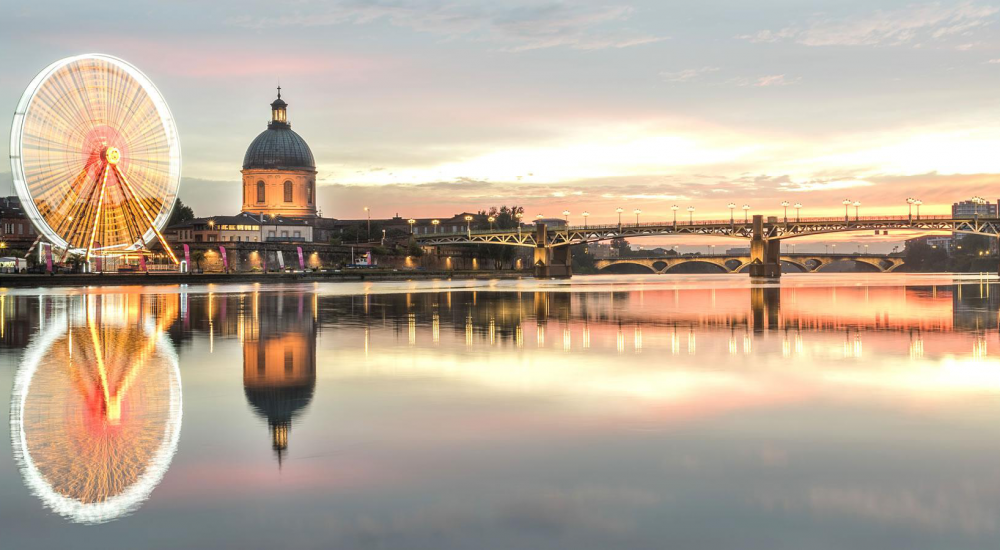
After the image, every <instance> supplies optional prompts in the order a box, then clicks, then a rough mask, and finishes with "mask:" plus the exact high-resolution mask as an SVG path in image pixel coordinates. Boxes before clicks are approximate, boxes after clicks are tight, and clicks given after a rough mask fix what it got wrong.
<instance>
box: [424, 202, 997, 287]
mask: <svg viewBox="0 0 1000 550" xmlns="http://www.w3.org/2000/svg"><path fill="white" fill-rule="evenodd" d="M890 230H897V231H898V230H906V231H919V232H949V233H964V234H970V235H985V236H988V237H994V238H1000V218H981V217H976V218H954V217H951V216H923V217H920V216H917V217H913V216H873V217H863V216H855V217H854V218H851V217H848V216H844V217H836V218H802V219H796V220H791V219H787V218H785V219H783V220H781V221H779V220H778V217H777V216H769V217H767V218H765V217H764V216H762V215H759V214H757V215H754V216H753V218H752V219H748V220H744V221H737V220H732V219H730V220H723V221H689V222H688V223H683V222H677V221H676V220H675V221H673V222H666V223H664V222H646V223H634V224H616V225H593V226H583V227H572V226H571V227H551V228H550V227H546V225H545V224H542V223H537V224H535V227H533V228H525V227H519V228H517V229H501V230H471V229H470V230H467V231H465V232H458V233H424V234H419V235H413V236H412V237H413V239H414V241H415V242H416V243H417V244H420V245H423V246H441V245H462V244H495V245H505V246H521V247H527V248H532V249H534V251H535V255H534V256H535V257H534V266H535V275H536V276H537V277H546V278H547V277H569V276H571V275H572V256H571V255H570V246H571V245H576V244H584V243H591V242H599V241H605V240H610V239H617V238H627V239H628V238H637V237H652V236H671V235H673V236H676V235H700V236H714V237H726V238H737V239H746V240H749V241H750V255H749V263H748V266H747V269H746V271H748V272H749V274H750V276H751V277H754V278H777V277H780V276H781V259H780V247H781V241H783V240H786V239H792V238H796V237H805V236H810V235H825V234H831V233H844V232H851V231H877V232H886V231H890ZM823 256H827V255H823ZM897 267H898V266H897ZM880 269H882V268H880ZM893 269H895V268H893Z"/></svg>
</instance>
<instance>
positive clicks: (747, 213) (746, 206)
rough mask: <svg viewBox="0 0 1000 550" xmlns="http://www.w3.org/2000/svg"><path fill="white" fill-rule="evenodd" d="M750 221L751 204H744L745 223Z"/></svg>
mask: <svg viewBox="0 0 1000 550" xmlns="http://www.w3.org/2000/svg"><path fill="white" fill-rule="evenodd" d="M749 221H750V205H749V204H744V205H743V223H748V222H749Z"/></svg>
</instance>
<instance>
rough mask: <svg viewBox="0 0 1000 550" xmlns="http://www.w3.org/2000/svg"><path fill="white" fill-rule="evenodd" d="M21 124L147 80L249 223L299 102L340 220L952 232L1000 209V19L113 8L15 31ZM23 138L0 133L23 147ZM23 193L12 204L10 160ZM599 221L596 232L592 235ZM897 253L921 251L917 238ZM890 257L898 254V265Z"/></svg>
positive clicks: (65, 11)
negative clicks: (494, 209) (502, 215)
mask: <svg viewBox="0 0 1000 550" xmlns="http://www.w3.org/2000/svg"><path fill="white" fill-rule="evenodd" d="M3 11H4V15H3V17H2V18H0V63H2V67H3V70H2V71H0V109H3V106H4V105H6V106H7V107H6V108H7V111H8V113H9V114H10V115H11V116H12V114H13V111H14V107H15V106H16V103H17V101H18V99H19V97H20V95H21V94H22V92H23V90H24V88H25V87H26V86H27V84H28V82H29V81H30V80H31V78H32V77H33V76H34V75H35V74H37V73H38V72H39V71H40V70H42V69H43V68H44V67H45V66H46V65H48V64H49V63H51V62H53V61H55V60H57V59H60V58H62V57H66V56H69V55H75V54H79V53H86V52H100V53H106V54H111V55H115V56H118V57H121V58H123V59H125V60H127V61H129V62H131V63H132V64H134V65H136V66H138V67H139V68H140V69H141V70H142V71H143V72H145V73H146V74H147V75H148V76H149V77H150V78H151V79H152V80H153V82H154V83H155V84H156V85H157V87H158V88H159V89H160V91H161V92H162V93H163V95H164V96H165V98H166V100H167V102H168V103H169V105H170V108H171V111H172V113H173V116H174V118H175V119H176V123H177V126H178V129H179V132H180V136H181V144H182V150H183V176H182V183H181V189H180V197H181V199H182V200H183V201H184V202H185V203H187V204H190V205H191V206H193V207H194V209H195V212H196V214H198V215H202V216H203V215H212V214H232V213H235V212H237V211H238V210H239V208H240V204H241V203H240V200H241V187H240V181H241V180H240V178H241V176H240V173H239V170H240V168H241V163H242V159H243V154H244V152H245V150H246V147H247V146H248V145H249V144H250V142H251V141H252V140H253V138H254V137H255V136H256V135H257V134H258V133H259V132H261V131H263V130H264V128H265V127H266V122H267V120H268V118H269V116H270V112H269V106H268V104H269V103H270V102H271V101H272V100H273V99H274V94H275V87H276V86H277V85H278V84H279V83H280V84H281V86H282V90H283V93H282V97H283V99H285V100H286V101H287V102H288V103H289V110H288V116H289V120H290V121H291V123H292V128H293V129H294V130H295V131H296V132H298V133H299V134H300V135H301V136H302V137H303V138H305V139H306V140H307V142H308V143H309V145H310V147H311V148H312V151H313V153H314V155H315V157H316V161H317V165H318V172H319V173H318V177H317V183H318V189H317V196H318V200H319V206H320V208H321V210H322V213H323V215H324V216H327V217H336V218H360V217H363V216H364V212H363V208H364V207H365V206H370V207H371V208H372V215H373V217H388V216H392V215H395V214H397V213H398V214H399V215H401V216H404V217H431V216H441V217H444V216H451V215H452V214H454V213H457V212H460V211H466V210H479V209H486V208H488V207H490V206H494V205H497V206H499V205H502V204H508V205H510V204H517V205H522V206H524V207H525V210H526V214H527V215H528V217H534V216H535V215H537V214H542V215H545V216H547V217H556V216H559V217H561V216H562V212H563V211H564V210H568V211H570V212H571V214H570V221H571V222H576V223H580V222H581V221H582V220H581V218H580V217H579V215H580V214H581V213H582V212H583V211H588V212H589V213H590V217H589V221H590V223H602V222H604V223H611V222H614V221H615V220H616V219H617V218H616V216H617V215H616V214H615V208H617V207H622V208H624V209H625V211H626V213H630V212H632V211H633V210H634V209H640V210H641V211H642V214H641V217H642V221H653V220H667V219H670V217H671V216H672V213H671V210H670V207H671V205H674V204H677V205H678V206H680V208H681V216H684V215H686V214H687V211H686V209H687V207H688V206H694V207H695V209H696V210H695V212H694V218H695V219H725V218H728V217H729V210H728V209H727V206H726V205H727V204H728V203H730V202H732V203H735V204H736V205H737V216H739V212H740V210H739V207H740V206H742V205H743V204H749V205H750V206H751V211H750V212H751V213H761V214H766V215H780V214H781V207H780V205H779V204H780V203H781V201H783V200H787V201H789V202H791V203H796V202H799V203H801V204H803V208H802V211H801V213H802V216H804V217H805V216H820V215H838V214H843V206H842V205H841V202H842V201H843V200H844V199H845V198H849V199H851V200H858V201H861V203H862V206H861V214H862V215H865V214H866V213H870V214H873V215H874V214H905V213H906V211H907V205H906V202H905V199H906V198H907V197H915V198H919V199H921V200H922V201H923V203H924V205H923V207H922V209H923V210H922V212H923V213H926V214H946V213H948V212H949V206H950V204H951V203H952V202H955V201H957V200H963V199H967V198H970V197H972V196H974V195H980V196H983V197H986V198H987V199H989V200H991V201H994V202H995V201H997V200H998V199H1000V187H998V186H997V185H996V184H997V183H998V182H1000V175H998V174H1000V155H998V154H996V150H997V149H998V146H1000V94H997V92H996V90H997V89H1000V0H997V1H996V2H993V3H991V2H986V1H958V2H922V1H920V0H917V1H900V2H895V1H881V2H879V1H858V0H841V1H838V2H804V1H792V0H760V1H755V2H746V1H745V0H725V1H722V0H700V1H697V2H677V1H670V0H623V1H620V2H618V1H616V0H608V1H590V0H582V1H574V2H562V1H553V0H512V1H509V2H488V1H481V2H480V1H473V0H454V1H448V2H432V1H424V0H376V1H369V2H362V1H360V0H346V1H322V2H321V1H309V0H299V1H289V2H273V1H271V2H262V1H256V0H239V1H237V0H212V1H211V2H204V1H200V2H195V1H190V0H174V1H170V2H149V1H146V2H142V1H133V2H117V1H115V0H111V1H107V2H102V3H101V4H100V6H95V5H93V4H87V3H80V2H71V1H61V2H57V1H46V0H39V1H36V2H27V3H11V4H10V5H8V6H4V9H3ZM11 116H7V117H0V134H2V135H4V136H6V135H9V131H10V120H11ZM2 150H3V152H2V153H0V155H2V158H0V192H3V193H10V192H11V191H10V190H11V184H10V167H9V159H8V156H7V150H6V148H2ZM574 218H575V219H574ZM893 238H897V239H898V236H893ZM883 240H885V239H883Z"/></svg>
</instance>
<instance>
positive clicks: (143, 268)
mask: <svg viewBox="0 0 1000 550" xmlns="http://www.w3.org/2000/svg"><path fill="white" fill-rule="evenodd" d="M139 271H146V256H145V255H143V254H139Z"/></svg>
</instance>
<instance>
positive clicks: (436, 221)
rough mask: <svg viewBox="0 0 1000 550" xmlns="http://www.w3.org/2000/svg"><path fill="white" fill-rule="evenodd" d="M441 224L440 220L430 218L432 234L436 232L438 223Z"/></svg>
mask: <svg viewBox="0 0 1000 550" xmlns="http://www.w3.org/2000/svg"><path fill="white" fill-rule="evenodd" d="M440 224H441V220H431V225H433V226H434V234H437V232H438V225H440Z"/></svg>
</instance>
